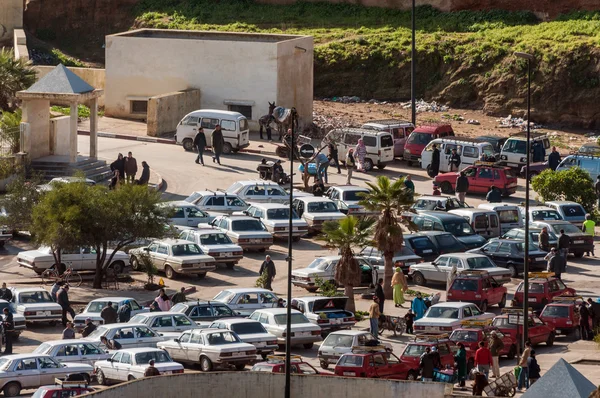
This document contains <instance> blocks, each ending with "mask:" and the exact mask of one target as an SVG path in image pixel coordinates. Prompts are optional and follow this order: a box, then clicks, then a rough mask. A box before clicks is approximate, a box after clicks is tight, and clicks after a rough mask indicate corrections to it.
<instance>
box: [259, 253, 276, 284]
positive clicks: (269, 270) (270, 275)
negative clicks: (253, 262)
mask: <svg viewBox="0 0 600 398" xmlns="http://www.w3.org/2000/svg"><path fill="white" fill-rule="evenodd" d="M263 273H266V274H267V280H266V281H265V289H268V290H271V291H273V288H272V287H271V282H273V279H275V275H277V270H276V269H275V263H274V262H273V260H271V256H269V255H267V256H266V257H265V261H263V263H262V264H261V266H260V270H259V271H258V274H259V275H262V274H263Z"/></svg>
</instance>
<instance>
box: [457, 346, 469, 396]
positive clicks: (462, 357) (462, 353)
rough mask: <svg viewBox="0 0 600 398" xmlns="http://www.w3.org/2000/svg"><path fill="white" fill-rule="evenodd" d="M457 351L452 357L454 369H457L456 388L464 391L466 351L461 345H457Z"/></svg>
mask: <svg viewBox="0 0 600 398" xmlns="http://www.w3.org/2000/svg"><path fill="white" fill-rule="evenodd" d="M457 345H458V351H457V352H456V355H455V356H454V361H455V362H456V367H457V368H458V386H459V387H460V388H461V390H464V389H465V381H466V380H467V350H466V349H465V345H464V344H463V343H458V344H457Z"/></svg>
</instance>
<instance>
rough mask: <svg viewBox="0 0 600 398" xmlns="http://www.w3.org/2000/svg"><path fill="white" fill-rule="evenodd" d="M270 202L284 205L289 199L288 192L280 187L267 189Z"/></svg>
mask: <svg viewBox="0 0 600 398" xmlns="http://www.w3.org/2000/svg"><path fill="white" fill-rule="evenodd" d="M267 196H268V201H269V202H271V203H283V202H285V201H286V199H287V195H286V192H285V191H284V190H283V189H281V188H279V187H278V186H270V187H268V188H267Z"/></svg>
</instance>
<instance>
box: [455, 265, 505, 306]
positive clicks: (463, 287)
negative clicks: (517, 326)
mask: <svg viewBox="0 0 600 398" xmlns="http://www.w3.org/2000/svg"><path fill="white" fill-rule="evenodd" d="M506 292H507V290H506V287H504V286H503V285H502V284H501V283H499V282H498V281H496V280H495V279H494V277H492V276H490V274H489V273H488V272H487V271H480V270H468V271H461V272H460V273H459V274H458V275H457V276H456V278H454V281H453V282H452V285H451V286H450V289H448V294H447V299H446V300H447V301H466V302H468V303H473V304H477V307H479V309H480V310H481V311H482V312H486V311H487V310H488V307H489V306H490V305H496V304H498V307H500V308H504V306H506Z"/></svg>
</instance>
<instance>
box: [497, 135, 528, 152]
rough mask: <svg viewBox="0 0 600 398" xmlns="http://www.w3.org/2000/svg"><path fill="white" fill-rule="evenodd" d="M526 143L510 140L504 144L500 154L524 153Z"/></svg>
mask: <svg viewBox="0 0 600 398" xmlns="http://www.w3.org/2000/svg"><path fill="white" fill-rule="evenodd" d="M525 148H526V142H525V141H523V140H518V139H513V138H510V139H508V140H507V141H506V142H505V143H504V147H503V148H502V152H508V153H525Z"/></svg>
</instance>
